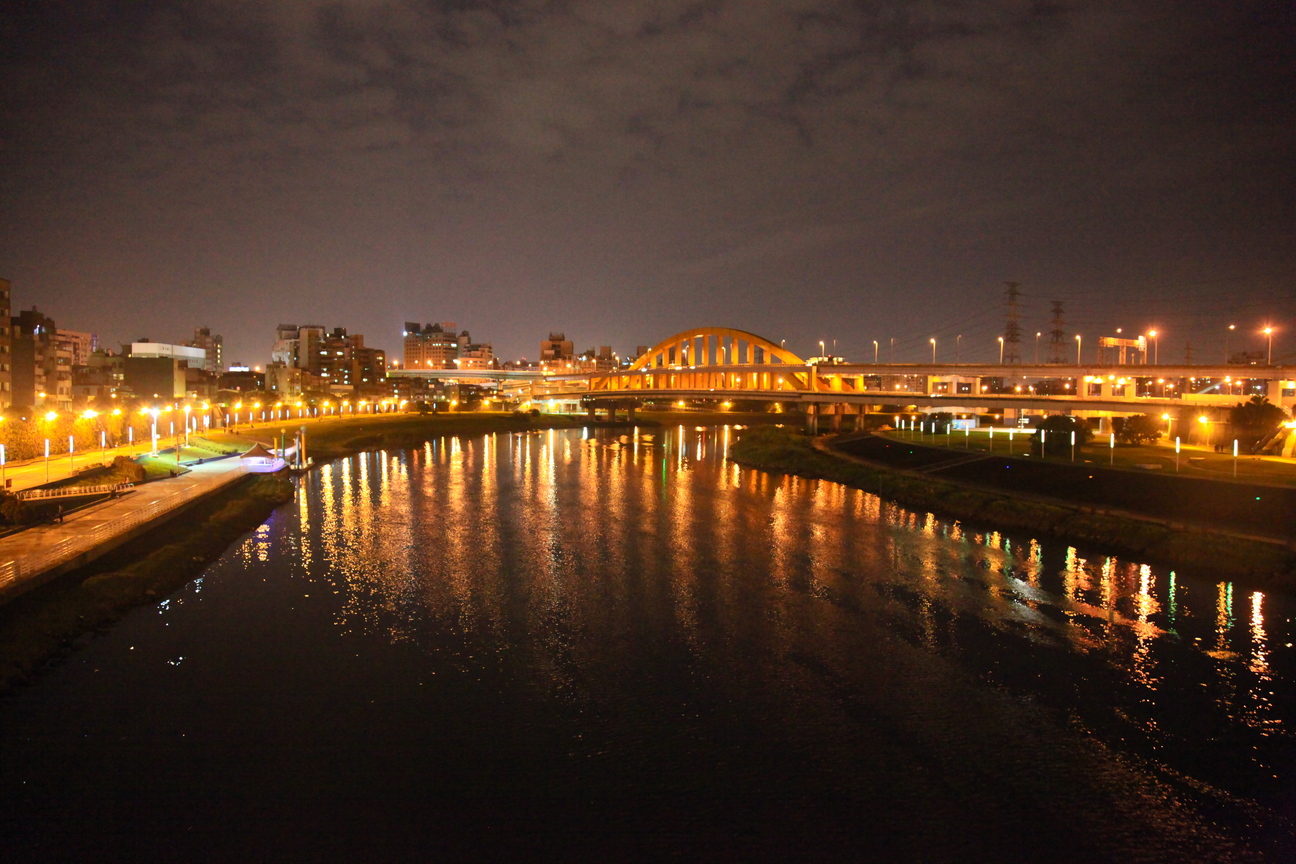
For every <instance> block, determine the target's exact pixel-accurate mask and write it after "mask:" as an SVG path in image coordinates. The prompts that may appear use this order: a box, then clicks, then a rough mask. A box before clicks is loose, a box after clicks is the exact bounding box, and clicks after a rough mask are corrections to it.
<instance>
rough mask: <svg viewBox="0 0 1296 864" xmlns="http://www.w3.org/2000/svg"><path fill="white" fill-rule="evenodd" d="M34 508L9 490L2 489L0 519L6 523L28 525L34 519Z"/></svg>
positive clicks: (0, 494)
mask: <svg viewBox="0 0 1296 864" xmlns="http://www.w3.org/2000/svg"><path fill="white" fill-rule="evenodd" d="M33 516H34V514H33V513H32V508H31V507H30V506H28V505H27V503H26V502H25V501H20V500H18V497H17V496H15V495H12V494H10V493H9V492H5V491H0V519H3V520H4V523H5V524H6V525H26V524H27V523H28V522H30V521H32V518H33Z"/></svg>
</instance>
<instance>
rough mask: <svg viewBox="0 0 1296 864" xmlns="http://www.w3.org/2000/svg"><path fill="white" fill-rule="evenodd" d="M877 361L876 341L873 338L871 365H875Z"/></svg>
mask: <svg viewBox="0 0 1296 864" xmlns="http://www.w3.org/2000/svg"><path fill="white" fill-rule="evenodd" d="M877 362H878V341H877V340H876V339H874V340H873V365H874V366H876V365H877Z"/></svg>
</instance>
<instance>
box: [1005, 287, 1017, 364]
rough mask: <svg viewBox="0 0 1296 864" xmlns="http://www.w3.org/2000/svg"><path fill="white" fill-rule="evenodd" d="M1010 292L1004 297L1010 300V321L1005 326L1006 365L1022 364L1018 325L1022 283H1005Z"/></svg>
mask: <svg viewBox="0 0 1296 864" xmlns="http://www.w3.org/2000/svg"><path fill="white" fill-rule="evenodd" d="M1004 284H1005V285H1007V286H1008V290H1007V291H1005V292H1004V296H1005V297H1006V298H1008V321H1007V323H1006V324H1004V353H1003V362H1004V363H1020V362H1021V324H1019V323H1018V321H1017V318H1018V313H1017V300H1018V298H1020V297H1021V292H1020V291H1018V290H1017V286H1018V285H1020V284H1021V283H1020V282H1005V283H1004Z"/></svg>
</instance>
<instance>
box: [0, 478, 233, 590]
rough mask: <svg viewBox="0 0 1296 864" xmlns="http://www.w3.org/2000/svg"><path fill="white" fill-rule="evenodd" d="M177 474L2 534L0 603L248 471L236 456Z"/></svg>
mask: <svg viewBox="0 0 1296 864" xmlns="http://www.w3.org/2000/svg"><path fill="white" fill-rule="evenodd" d="M187 467H189V471H188V472H187V473H185V474H181V475H180V476H178V477H171V478H168V479H166V480H156V481H154V482H152V483H145V484H142V485H140V486H137V487H135V489H134V490H133V491H132V492H130V493H129V494H126V495H123V496H121V497H119V498H114V499H110V500H107V501H103V502H101V503H99V504H95V505H92V506H90V507H87V508H86V509H84V510H79V511H77V512H75V513H69V514H68V515H67V516H66V517H64V519H63V521H61V522H57V523H49V524H44V525H36V526H33V527H31V528H28V529H27V530H25V531H20V532H18V533H16V534H11V535H10V536H8V537H2V538H0V603H4V602H7V601H8V600H11V599H13V597H15V596H17V595H18V594H21V593H23V592H24V591H28V590H30V589H32V588H35V587H36V586H37V585H40V584H42V583H44V582H47V581H49V580H50V579H53V578H54V577H55V576H58V575H59V574H61V573H65V572H67V571H68V570H72V569H74V568H76V567H80V566H82V565H83V564H86V563H88V562H90V561H93V560H94V559H96V558H98V557H99V556H100V555H103V554H104V553H106V552H108V551H110V550H112V549H115V548H116V547H118V546H120V545H121V544H122V543H125V542H126V541H127V540H130V539H132V538H134V537H137V536H139V535H140V534H142V533H144V532H145V531H147V530H149V528H151V527H153V526H154V525H155V524H157V523H158V522H160V521H163V520H165V519H167V518H169V517H170V516H172V515H174V514H175V513H176V512H178V511H179V510H182V509H184V508H186V507H188V506H189V505H191V504H193V503H194V502H196V501H198V500H200V499H202V498H205V497H206V496H208V495H211V494H213V493H214V492H217V491H219V490H220V489H223V488H225V487H227V486H229V485H230V484H231V483H234V482H237V481H238V480H239V479H240V478H242V477H245V476H247V471H246V469H245V468H244V466H243V463H242V460H241V459H239V458H237V457H234V458H228V459H215V460H211V461H209V462H205V463H203V464H194V465H191V466H187Z"/></svg>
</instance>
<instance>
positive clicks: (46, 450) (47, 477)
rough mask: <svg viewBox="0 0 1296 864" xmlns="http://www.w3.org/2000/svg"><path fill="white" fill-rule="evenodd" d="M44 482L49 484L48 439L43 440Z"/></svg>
mask: <svg viewBox="0 0 1296 864" xmlns="http://www.w3.org/2000/svg"><path fill="white" fill-rule="evenodd" d="M45 482H46V483H48V482H49V439H48V438H46V439H45Z"/></svg>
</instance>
